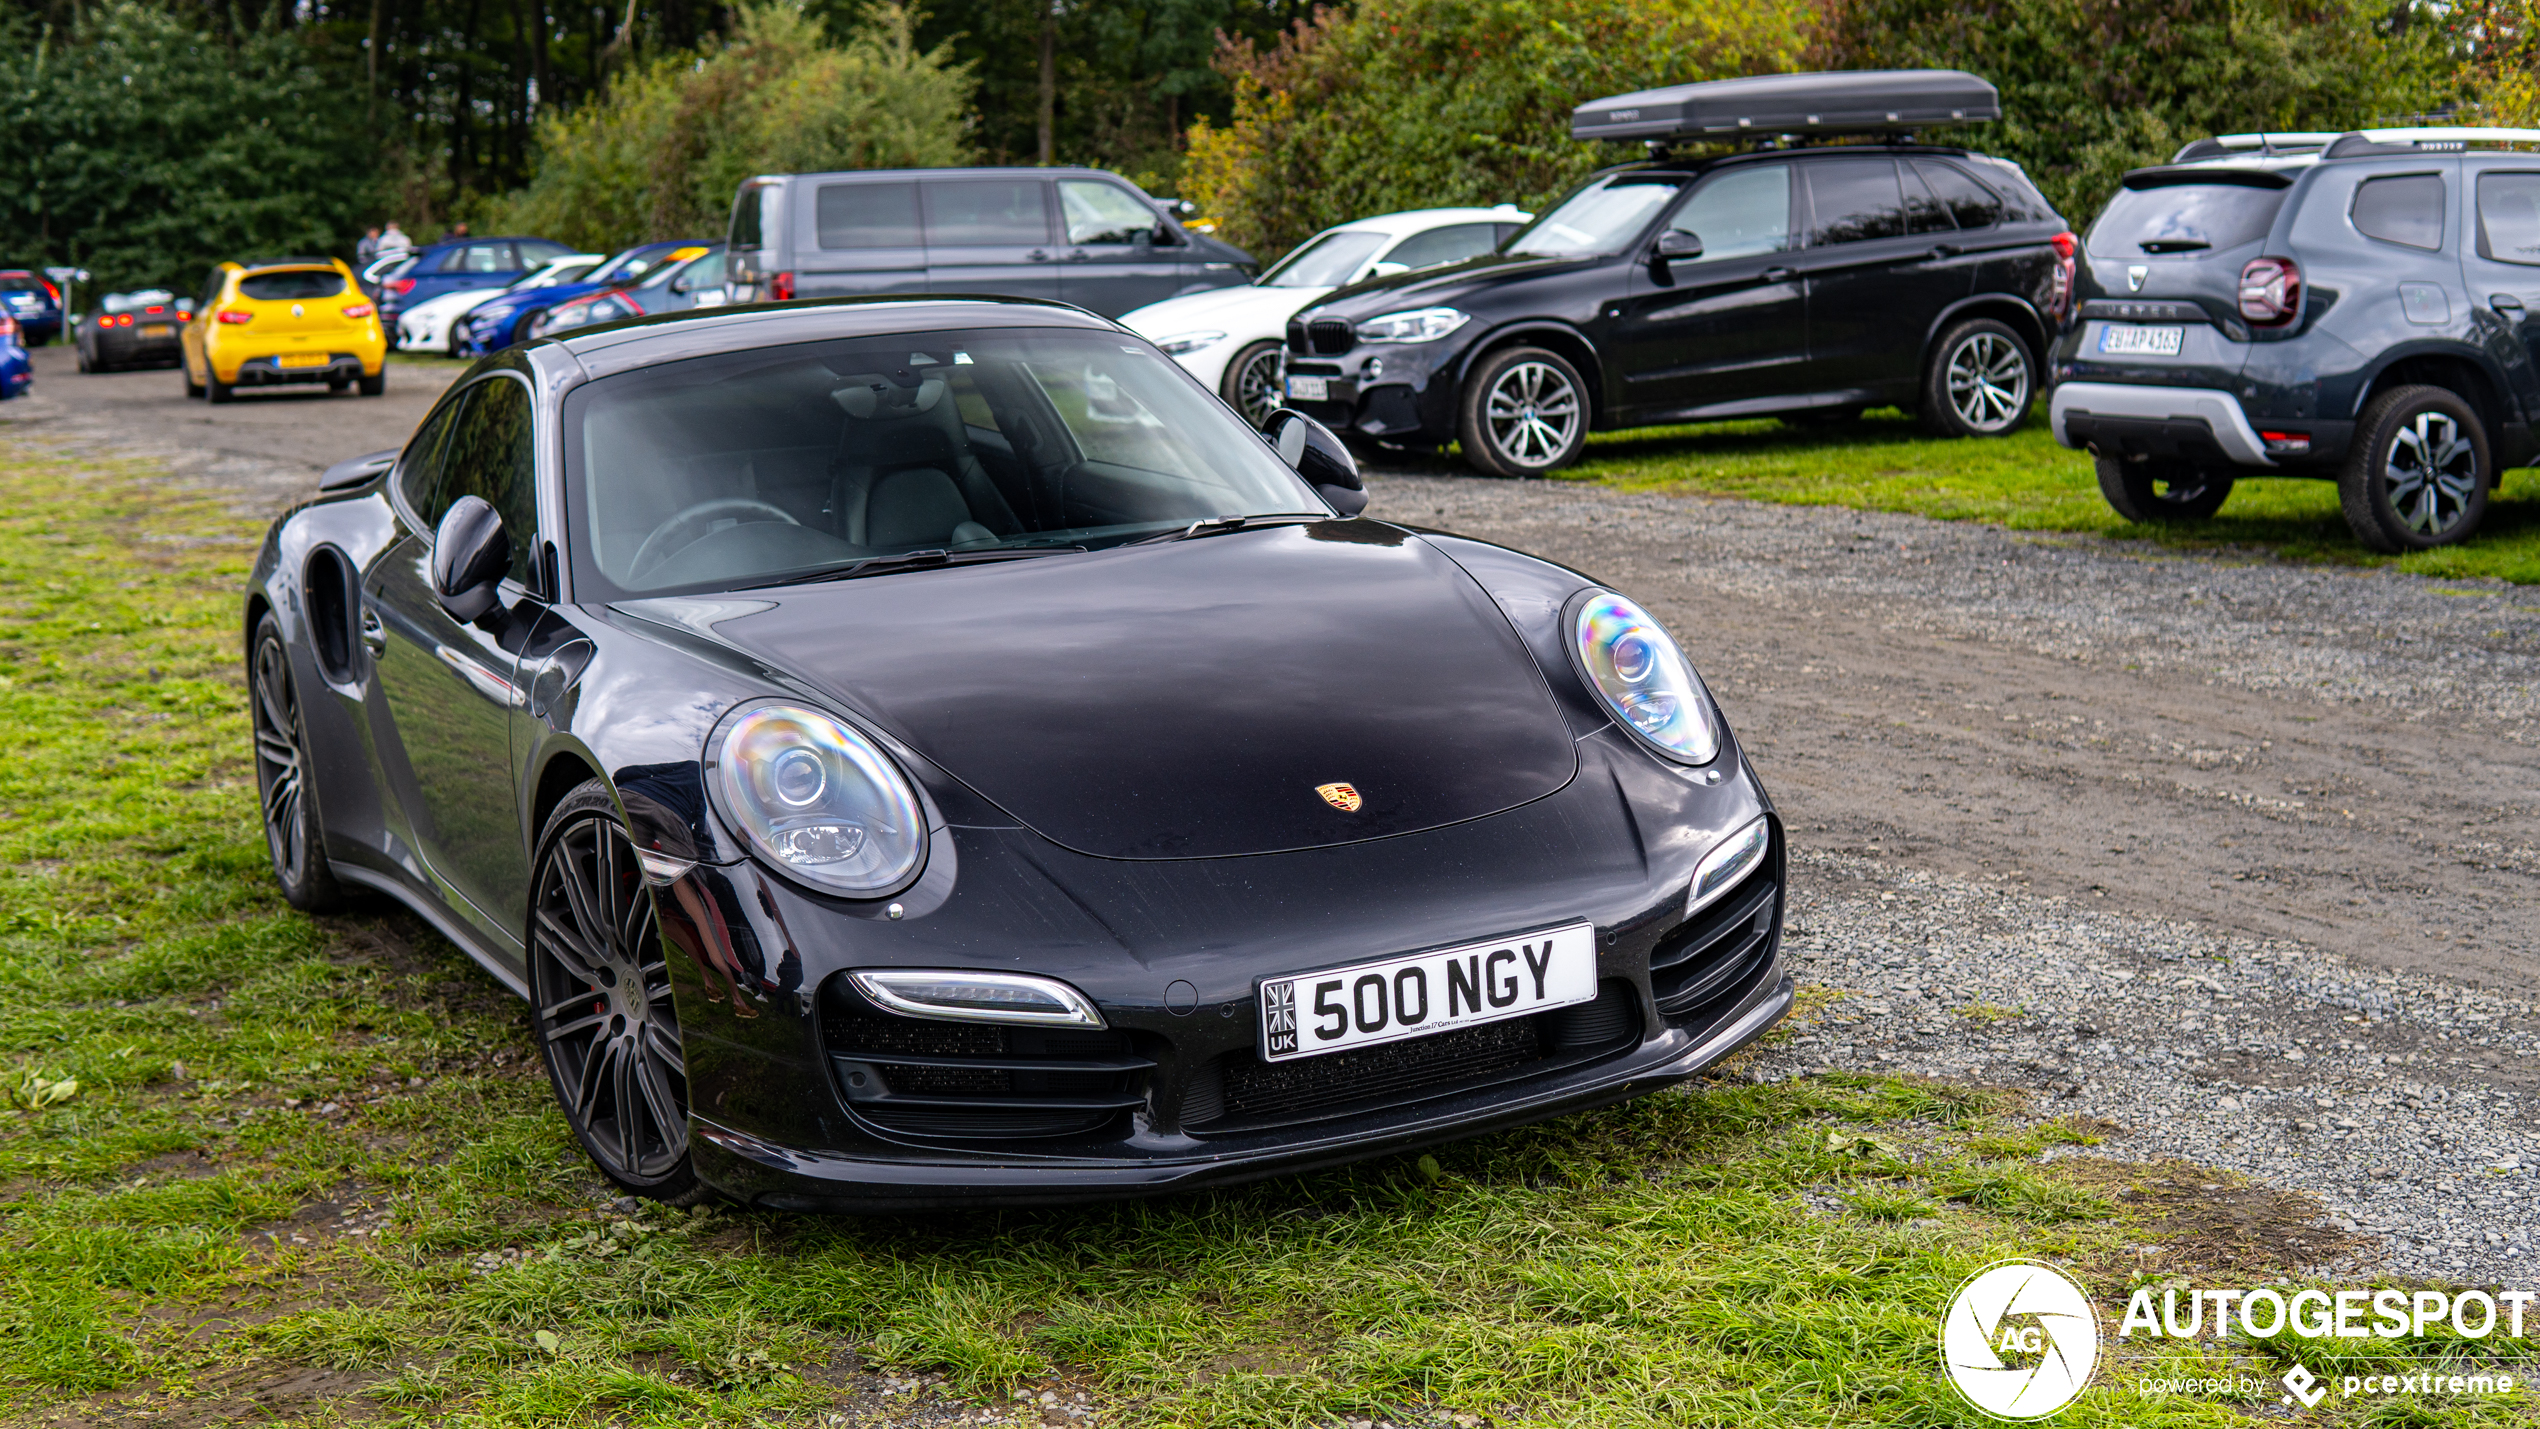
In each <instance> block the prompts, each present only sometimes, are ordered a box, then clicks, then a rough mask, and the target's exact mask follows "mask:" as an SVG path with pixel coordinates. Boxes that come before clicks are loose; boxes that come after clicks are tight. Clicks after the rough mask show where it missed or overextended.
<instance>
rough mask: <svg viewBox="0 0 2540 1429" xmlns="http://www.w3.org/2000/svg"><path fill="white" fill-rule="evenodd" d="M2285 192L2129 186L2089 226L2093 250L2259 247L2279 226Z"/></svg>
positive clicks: (2104, 253)
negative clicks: (2270, 231)
mask: <svg viewBox="0 0 2540 1429" xmlns="http://www.w3.org/2000/svg"><path fill="white" fill-rule="evenodd" d="M2283 206H2284V190H2283V189H2281V188H2277V187H2274V186H2272V185H2270V186H2268V187H2266V188H2256V187H2252V186H2251V185H2248V184H2235V183H2202V184H2200V183H2184V184H2180V183H2165V184H2155V185H2152V186H2150V187H2146V188H2134V187H2131V186H2129V187H2126V188H2122V189H2119V190H2118V191H2117V196H2116V197H2115V198H2113V199H2110V200H2109V201H2108V211H2107V212H2105V213H2102V214H2101V215H2099V221H2098V222H2097V223H2094V224H2092V225H2090V251H2091V252H2092V253H2095V254H2098V255H2100V256H2101V257H2106V258H2131V257H2134V256H2136V255H2138V254H2143V253H2201V252H2204V251H2206V250H2208V249H2212V250H2214V251H2216V252H2220V251H2221V250H2223V249H2226V248H2237V247H2239V246H2240V245H2241V244H2244V243H2255V242H2257V241H2258V240H2259V239H2261V238H2264V237H2266V236H2267V230H2268V229H2270V228H2272V227H2274V226H2275V212H2276V210H2277V209H2279V208H2282V207H2283Z"/></svg>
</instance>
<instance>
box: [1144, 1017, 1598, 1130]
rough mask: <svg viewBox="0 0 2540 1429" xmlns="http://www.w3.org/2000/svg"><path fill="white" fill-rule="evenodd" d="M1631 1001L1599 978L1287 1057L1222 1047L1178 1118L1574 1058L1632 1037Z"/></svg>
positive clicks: (1210, 1124)
mask: <svg viewBox="0 0 2540 1429" xmlns="http://www.w3.org/2000/svg"><path fill="white" fill-rule="evenodd" d="M1636 1001H1637V999H1636V998H1634V996H1633V994H1632V989H1631V985H1630V984H1629V983H1622V982H1609V983H1607V984H1605V986H1604V987H1603V988H1602V989H1601V990H1600V992H1599V995H1598V997H1597V999H1596V1001H1594V1002H1591V1003H1585V1004H1582V1005H1580V1006H1577V1007H1565V1008H1562V1009H1561V1010H1559V1011H1557V1012H1546V1013H1539V1014H1537V1015H1536V1016H1533V1017H1519V1018H1512V1019H1510V1020H1509V1021H1506V1022H1488V1023H1484V1024H1483V1025H1481V1026H1479V1027H1466V1028H1461V1029H1458V1030H1456V1031H1453V1032H1440V1033H1437V1034H1436V1035H1434V1036H1429V1037H1415V1038H1412V1039H1410V1040H1409V1041H1404V1042H1387V1043H1384V1044H1383V1045H1381V1046H1375V1047H1361V1048H1358V1049H1356V1050H1355V1051H1349V1052H1333V1053H1329V1054H1327V1055H1324V1056H1321V1057H1305V1058H1300V1059H1298V1060H1295V1061H1288V1062H1264V1061H1262V1060H1261V1059H1260V1057H1258V1056H1257V1055H1255V1054H1254V1053H1251V1052H1233V1053H1229V1054H1227V1055H1226V1056H1224V1057H1221V1058H1219V1059H1217V1061H1216V1062H1214V1063H1211V1064H1210V1065H1209V1066H1208V1067H1206V1068H1205V1069H1203V1070H1202V1071H1201V1073H1200V1074H1199V1075H1197V1076H1195V1077H1194V1078H1193V1079H1192V1081H1191V1085H1190V1088H1189V1090H1188V1091H1187V1092H1186V1093H1185V1094H1184V1098H1183V1102H1182V1122H1183V1125H1184V1126H1185V1127H1188V1128H1192V1129H1195V1130H1200V1131H1205V1132H1210V1133H1224V1132H1233V1131H1240V1130H1250V1129H1254V1128H1260V1127H1269V1126H1279V1125H1283V1124H1287V1123H1291V1122H1300V1121H1316V1120H1321V1119H1323V1118H1326V1117H1335V1116H1343V1115H1347V1114H1349V1113H1350V1112H1353V1111H1370V1110H1375V1109H1378V1108H1380V1107H1392V1106H1399V1105H1401V1104H1403V1103H1405V1102H1409V1101H1417V1100H1420V1099H1422V1098H1424V1097H1435V1096H1449V1095H1454V1094H1456V1093H1460V1092H1467V1091H1472V1090H1475V1089H1477V1088H1480V1087H1485V1086H1489V1085H1491V1084H1492V1083H1495V1082H1503V1081H1510V1080H1514V1079H1516V1078H1519V1077H1525V1076H1538V1075H1541V1074H1543V1073H1545V1072H1550V1071H1557V1070H1559V1069H1562V1068H1565V1067H1571V1066H1576V1065H1578V1064H1580V1063H1582V1062H1588V1061H1593V1060H1595V1059H1596V1058H1598V1057H1602V1056H1607V1055H1610V1054H1612V1053H1614V1052H1618V1051H1621V1050H1623V1049H1624V1048H1626V1047H1630V1046H1633V1045H1635V1044H1637V1043H1638V1041H1639V1040H1640V1014H1639V1012H1638V1010H1637V1007H1636V1006H1635V1004H1636Z"/></svg>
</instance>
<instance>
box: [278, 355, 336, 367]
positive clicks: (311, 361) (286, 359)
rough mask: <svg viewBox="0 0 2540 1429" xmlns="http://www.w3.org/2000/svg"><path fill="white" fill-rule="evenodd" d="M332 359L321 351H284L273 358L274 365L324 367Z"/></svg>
mask: <svg viewBox="0 0 2540 1429" xmlns="http://www.w3.org/2000/svg"><path fill="white" fill-rule="evenodd" d="M333 360H334V359H332V358H330V357H328V356H327V355H326V354H325V353H323V352H286V353H284V354H283V355H282V356H280V357H277V358H275V359H274V360H273V365H274V366H276V367H324V366H325V365H326V364H327V363H329V362H331V361H333Z"/></svg>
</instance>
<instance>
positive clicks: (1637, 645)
mask: <svg viewBox="0 0 2540 1429" xmlns="http://www.w3.org/2000/svg"><path fill="white" fill-rule="evenodd" d="M1571 649H1572V650H1573V651H1575V652H1576V653H1577V655H1578V660H1579V669H1580V670H1581V672H1583V673H1584V674H1586V676H1587V677H1588V683H1590V684H1592V685H1594V686H1596V689H1597V693H1598V694H1601V695H1603V696H1604V697H1605V703H1606V704H1607V705H1608V706H1610V707H1611V708H1612V709H1613V711H1614V714H1615V716H1616V718H1618V719H1619V720H1620V721H1621V722H1622V725H1623V728H1625V729H1628V730H1630V731H1631V732H1632V733H1633V734H1635V735H1638V736H1639V737H1640V740H1641V742H1642V743H1644V744H1646V745H1648V746H1649V747H1650V748H1652V749H1654V750H1656V751H1658V752H1659V753H1660V754H1663V755H1665V756H1666V757H1668V758H1669V759H1673V760H1676V761H1677V762H1679V763H1683V764H1708V763H1710V762H1711V761H1712V759H1714V758H1715V757H1717V756H1718V754H1719V752H1720V731H1719V728H1718V726H1717V725H1715V724H1714V723H1713V722H1712V718H1711V703H1710V701H1709V700H1707V699H1705V698H1703V693H1702V682H1701V681H1700V680H1698V679H1695V678H1694V674H1693V665H1692V664H1691V662H1689V661H1687V660H1686V659H1685V656H1684V651H1682V650H1680V649H1678V648H1677V646H1676V642H1675V640H1674V638H1673V637H1671V636H1669V635H1668V634H1667V632H1666V630H1665V629H1664V628H1663V627H1661V626H1660V625H1659V624H1658V622H1657V621H1655V620H1652V619H1651V618H1650V616H1649V612H1647V611H1645V610H1643V609H1641V608H1640V607H1639V606H1637V605H1634V604H1633V603H1632V602H1630V601H1628V600H1626V599H1624V598H1623V597H1621V596H1619V595H1616V594H1615V593H1614V592H1612V591H1610V590H1600V591H1591V592H1590V593H1589V594H1588V598H1587V599H1586V600H1585V601H1583V602H1581V603H1580V605H1579V613H1578V615H1577V617H1576V618H1575V621H1574V623H1573V625H1572V643H1571Z"/></svg>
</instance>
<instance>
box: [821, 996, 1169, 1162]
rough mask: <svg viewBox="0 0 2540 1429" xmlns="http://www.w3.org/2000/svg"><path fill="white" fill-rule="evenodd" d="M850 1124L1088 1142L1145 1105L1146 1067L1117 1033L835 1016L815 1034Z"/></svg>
mask: <svg viewBox="0 0 2540 1429" xmlns="http://www.w3.org/2000/svg"><path fill="white" fill-rule="evenodd" d="M822 1031H823V1033H824V1035H825V1036H826V1037H827V1039H828V1045H829V1062H830V1065H831V1067H833V1068H834V1069H835V1070H836V1073H837V1077H838V1090H839V1093H840V1094H841V1095H843V1096H844V1097H845V1098H846V1099H847V1104H848V1105H849V1106H851V1107H853V1108H854V1109H855V1113H856V1115H858V1116H860V1117H862V1118H864V1119H865V1120H866V1121H869V1122H871V1123H873V1124H874V1125H875V1126H878V1127H883V1128H886V1129H888V1130H891V1131H896V1132H901V1133H904V1134H907V1135H911V1136H941V1137H963V1138H972V1137H997V1138H1017V1137H1053V1136H1087V1135H1091V1134H1093V1133H1096V1132H1099V1131H1103V1130H1105V1129H1106V1128H1108V1127H1110V1126H1112V1125H1113V1124H1114V1123H1116V1122H1118V1121H1119V1120H1120V1118H1121V1116H1122V1114H1123V1113H1125V1112H1127V1111H1128V1110H1129V1109H1130V1108H1132V1107H1136V1106H1142V1105H1144V1104H1145V1101H1146V1093H1145V1083H1146V1075H1147V1072H1148V1071H1149V1069H1151V1068H1152V1067H1154V1065H1155V1063H1154V1061H1153V1060H1152V1059H1150V1058H1147V1057H1143V1056H1140V1055H1138V1053H1137V1051H1136V1049H1135V1048H1134V1047H1133V1046H1132V1045H1131V1043H1130V1041H1129V1038H1128V1037H1127V1036H1125V1035H1123V1034H1121V1033H1118V1032H1080V1031H1073V1030H1067V1029H1050V1028H1038V1027H987V1026H976V1025H972V1024H968V1023H960V1022H922V1021H919V1020H917V1019H914V1018H907V1017H893V1016H890V1015H889V1014H887V1013H882V1012H876V1011H873V1010H871V1009H869V1008H856V1009H836V1010H833V1011H832V1013H831V1015H830V1016H829V1018H828V1020H827V1022H826V1024H825V1025H824V1027H823V1029H822Z"/></svg>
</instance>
